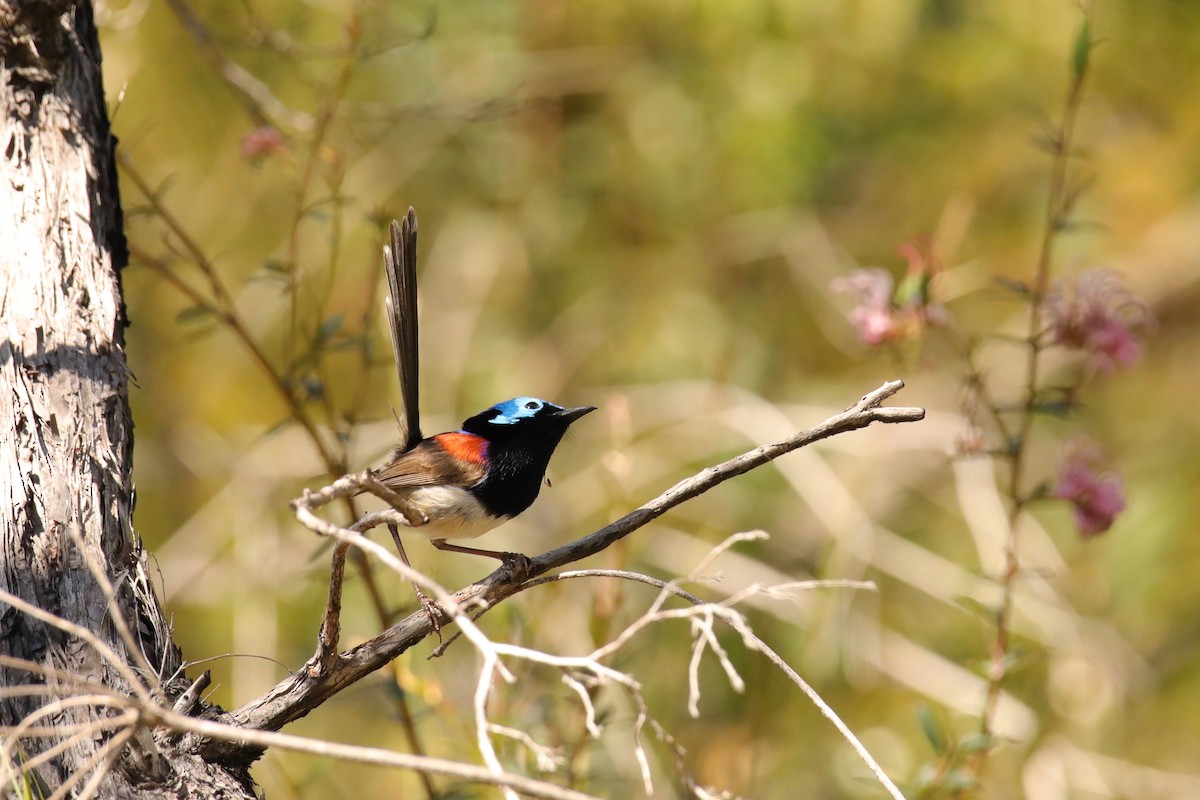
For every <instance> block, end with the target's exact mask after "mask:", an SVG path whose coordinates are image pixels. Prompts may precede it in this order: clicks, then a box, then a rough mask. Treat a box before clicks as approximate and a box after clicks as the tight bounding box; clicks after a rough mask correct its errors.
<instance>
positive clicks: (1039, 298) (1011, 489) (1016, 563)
mask: <svg viewBox="0 0 1200 800" xmlns="http://www.w3.org/2000/svg"><path fill="white" fill-rule="evenodd" d="M1085 76H1086V72H1085V71H1083V70H1081V71H1080V72H1079V73H1078V74H1072V76H1071V81H1070V84H1069V88H1068V91H1067V98H1066V102H1065V104H1064V107H1063V113H1062V118H1061V120H1060V122H1059V125H1058V128H1057V129H1056V130H1055V132H1054V139H1053V142H1052V144H1053V159H1052V162H1051V169H1050V186H1049V192H1048V194H1047V198H1046V211H1045V218H1044V222H1043V230H1042V239H1041V246H1040V248H1039V250H1038V257H1037V265H1036V270H1035V272H1034V277H1033V284H1032V286H1031V287H1030V309H1029V327H1028V332H1027V341H1028V343H1029V350H1028V354H1027V356H1026V362H1025V387H1024V405H1023V408H1022V413H1021V415H1020V417H1019V420H1018V422H1017V429H1016V432H1015V434H1014V435H1013V437H1012V438H1010V439H1009V440H1008V441H1007V442H1006V445H1008V446H1007V447H1006V448H1005V449H1004V452H1005V453H1006V454H1007V457H1008V463H1009V469H1008V486H1007V495H1008V503H1009V505H1008V519H1007V522H1008V535H1007V538H1006V541H1005V546H1004V569H1003V572H1002V573H1001V574H1000V576H999V580H1000V606H999V608H998V609H997V610H996V634H995V637H994V638H993V640H992V642H991V645H990V646H989V665H988V671H987V694H986V696H985V699H984V704H983V710H982V712H981V713H980V722H979V729H980V732H981V733H982V734H984V735H985V736H992V735H993V734H994V733H995V716H996V709H997V707H998V706H999V703H1000V697H1001V694H1002V692H1003V689H1004V682H1005V679H1006V678H1007V676H1008V671H1009V656H1010V653H1011V645H1012V642H1011V629H1012V618H1013V608H1014V600H1015V595H1016V587H1017V581H1018V578H1019V577H1020V574H1021V561H1020V551H1019V544H1020V528H1021V521H1022V515H1023V512H1024V509H1025V503H1026V501H1027V499H1028V497H1027V494H1026V492H1025V488H1024V487H1025V469H1026V466H1027V459H1026V455H1027V453H1028V447H1027V443H1028V439H1029V435H1030V432H1031V430H1032V427H1033V418H1034V415H1035V406H1036V405H1037V398H1038V368H1039V366H1040V362H1041V356H1042V352H1043V350H1044V349H1045V343H1044V338H1043V337H1042V336H1041V332H1042V329H1043V312H1044V308H1043V306H1044V302H1045V298H1046V295H1047V291H1048V288H1049V285H1050V275H1051V272H1052V268H1053V264H1054V249H1055V244H1056V242H1057V240H1058V234H1059V233H1060V232H1061V231H1062V230H1063V227H1064V225H1065V222H1066V219H1065V218H1066V214H1067V211H1068V208H1067V206H1068V202H1067V176H1068V168H1069V166H1070V160H1071V142H1072V140H1073V137H1074V133H1075V122H1076V118H1077V116H1078V112H1079V106H1080V100H1081V98H1082V95H1083V84H1084V78H1085ZM1001 430H1002V431H1003V430H1004V429H1003V428H1001ZM990 752H991V748H990V747H988V748H983V749H982V750H980V751H979V752H978V753H977V754H976V755H975V756H974V757H973V758H972V759H971V760H970V761H968V763H967V765H966V767H967V770H968V773H969V774H970V775H971V776H972V777H974V778H975V779H978V778H979V776H980V775H981V774H982V772H983V770H984V767H985V766H986V764H987V760H988V755H989V753H990Z"/></svg>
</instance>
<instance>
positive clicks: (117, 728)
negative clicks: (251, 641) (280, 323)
mask: <svg viewBox="0 0 1200 800" xmlns="http://www.w3.org/2000/svg"><path fill="white" fill-rule="evenodd" d="M0 113H2V115H3V116H2V122H0V149H2V155H0V158H2V163H0V243H2V245H0V515H2V517H3V528H2V530H0V537H2V539H0V548H2V549H0V589H3V590H4V591H6V592H8V593H10V594H11V595H13V596H15V597H16V598H19V599H20V600H24V601H25V602H27V603H29V604H32V605H33V606H36V607H37V608H40V609H42V610H44V611H46V612H49V613H50V614H53V615H55V616H56V617H59V618H61V619H62V620H66V621H68V622H70V623H74V625H76V626H79V627H80V628H83V629H86V630H87V631H90V632H91V633H92V634H94V636H95V637H96V638H98V639H99V640H100V641H101V642H103V643H104V644H105V645H107V647H108V648H110V649H111V650H112V651H113V653H115V654H116V656H117V660H119V661H123V662H124V664H126V665H128V666H129V667H130V668H131V670H132V671H131V670H130V669H127V670H122V669H121V668H120V667H119V666H118V665H117V664H116V663H114V659H113V658H112V657H111V656H106V655H104V654H103V653H102V651H101V649H100V648H98V647H97V646H96V645H95V643H93V642H89V641H88V637H86V636H84V635H80V634H79V633H78V631H76V632H74V633H72V632H71V631H70V630H64V629H63V627H62V626H61V625H57V626H56V625H55V624H53V622H52V621H51V622H48V621H47V620H44V619H38V618H36V617H35V616H34V615H33V614H32V613H30V612H29V610H22V609H21V608H18V607H16V605H19V604H20V603H19V600H12V601H11V602H0V656H2V657H3V658H2V659H0V725H3V726H5V733H4V735H3V736H0V749H2V751H3V754H4V756H5V759H4V762H3V763H0V786H3V789H0V792H3V791H14V790H15V792H16V794H17V795H18V796H35V797H36V796H41V797H48V796H49V795H50V794H51V793H53V792H54V791H56V790H58V789H60V788H61V787H64V786H65V785H67V784H70V783H72V782H76V783H75V787H76V789H75V790H76V791H81V790H82V788H83V787H84V786H86V785H88V784H89V782H91V785H90V786H88V791H89V792H95V793H98V795H99V796H103V797H122V798H128V797H181V796H186V797H198V798H205V797H253V791H252V788H251V784H250V781H249V777H248V774H247V773H246V771H245V769H244V768H243V767H234V768H226V767H222V766H219V765H214V764H210V763H207V762H205V761H203V760H202V759H201V758H200V756H199V755H197V754H196V753H195V752H193V751H189V750H188V749H187V748H186V747H185V745H184V742H185V741H186V740H185V739H179V738H177V737H172V736H170V735H169V733H168V732H164V731H152V730H149V729H144V728H143V729H140V730H139V729H138V728H137V727H136V726H133V727H131V726H129V725H127V724H126V725H124V726H122V725H118V724H117V723H116V722H114V720H115V717H116V714H117V711H118V710H119V704H114V703H113V702H109V703H105V702H102V701H96V702H93V701H92V700H89V699H86V698H83V699H81V697H82V696H86V695H99V696H101V697H103V696H105V693H107V696H108V697H109V698H110V699H111V698H116V699H117V700H120V699H121V698H123V697H128V696H129V695H130V694H131V693H132V692H133V691H134V688H135V687H133V686H132V685H131V683H130V681H129V680H127V679H126V678H124V677H122V672H124V674H125V675H126V676H128V675H134V674H136V675H137V676H138V680H139V682H140V683H141V684H142V686H144V687H146V689H145V691H151V690H152V688H151V687H154V686H155V684H161V689H159V690H154V700H155V702H159V703H163V704H167V705H171V704H174V703H175V702H176V698H177V697H178V695H179V694H180V693H181V692H182V690H183V689H185V688H187V681H186V680H185V678H184V676H183V672H182V669H181V655H180V653H179V650H178V649H177V648H176V647H175V645H174V644H173V643H172V641H171V636H170V630H169V628H168V625H167V622H166V620H165V618H164V616H163V613H162V609H161V608H160V606H159V603H158V600H157V599H156V597H155V594H154V591H153V589H152V586H151V583H150V580H149V578H148V573H147V570H146V559H145V554H144V553H143V551H142V549H141V546H140V543H139V542H138V541H137V539H136V538H135V537H134V535H133V531H132V524H131V513H132V510H133V484H132V477H131V469H132V462H131V454H132V444H133V439H132V427H133V425H132V420H131V419H130V414H129V404H128V395H127V392H128V378H129V370H128V367H127V366H126V362H125V352H124V327H125V324H126V320H125V309H124V305H123V300H122V294H121V284H120V274H119V270H120V269H121V268H122V267H123V266H124V265H125V262H126V251H125V237H124V234H123V232H122V226H123V220H122V214H121V206H120V198H119V196H118V192H117V180H116V167H115V162H114V158H113V148H114V146H115V140H114V139H113V137H112V134H111V133H110V130H109V125H108V117H107V110H106V108H105V106H104V92H103V86H102V83H101V77H100V49H99V44H98V40H97V36H96V30H95V26H94V23H93V19H92V11H91V7H90V5H89V4H88V3H87V2H79V3H78V4H76V3H72V2H65V1H64V0H40V1H39V0H0ZM110 587H111V588H110ZM110 592H111V594H112V595H113V596H112V597H111V598H110V597H109V593H110ZM118 614H119V617H120V620H123V621H124V623H125V624H124V625H123V626H122V625H119V624H116V623H115V622H114V620H115V619H116V616H117V615H118ZM121 628H127V629H128V631H129V632H130V633H131V635H123V634H122V631H121ZM131 644H133V645H136V652H134V648H133V647H131V646H130V645H131ZM147 664H148V665H149V666H150V669H149V672H151V673H155V674H157V680H155V679H154V678H153V676H151V675H147V674H146V673H147V669H146V665H147ZM139 665H141V666H140V667H139ZM72 676H74V677H72ZM81 680H86V681H88V682H90V685H89V686H84V685H82V684H81ZM97 685H101V686H97ZM72 698H74V699H72ZM93 699H94V698H93ZM62 701H66V702H62ZM56 703H57V704H56ZM74 703H78V704H74ZM193 705H194V704H193ZM39 709H41V710H42V711H43V712H44V716H42V717H41V718H38V719H37V720H36V724H37V726H40V730H39V729H38V728H30V729H28V730H25V731H23V732H21V733H20V735H19V736H18V735H14V733H13V731H12V730H11V729H12V726H17V725H20V724H21V722H22V720H29V719H30V715H31V714H33V715H36V714H37V713H38V711H39ZM56 747H59V748H61V751H60V752H58V753H57V755H54V754H51V755H52V757H50V758H48V759H46V760H45V761H44V763H41V764H40V765H36V766H32V767H30V766H28V765H29V764H30V762H31V761H32V760H34V759H36V758H37V756H38V754H39V753H46V752H48V751H49V750H51V748H56ZM64 794H66V792H65V791H64Z"/></svg>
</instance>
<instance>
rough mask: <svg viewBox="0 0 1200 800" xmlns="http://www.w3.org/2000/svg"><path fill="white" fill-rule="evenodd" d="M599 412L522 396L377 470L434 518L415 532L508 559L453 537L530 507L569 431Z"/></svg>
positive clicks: (442, 544)
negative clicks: (568, 429)
mask: <svg viewBox="0 0 1200 800" xmlns="http://www.w3.org/2000/svg"><path fill="white" fill-rule="evenodd" d="M595 410H596V409H595V406H579V407H578V408H563V407H562V406H559V405H555V404H554V403H550V402H547V401H546V400H540V399H538V398H536V397H515V398H513V399H512V400H506V401H504V402H503V403H497V404H496V405H494V406H492V407H491V408H489V409H487V410H486V411H484V412H482V413H480V414H476V415H475V416H473V417H471V418H470V419H468V420H466V421H465V422H463V424H462V429H461V430H458V431H453V432H450V433H439V434H437V435H435V436H430V437H429V438H428V439H422V440H420V441H418V442H417V443H416V444H415V445H413V446H412V447H411V448H410V449H407V450H401V451H400V452H398V453H396V454H395V455H394V456H393V458H392V460H391V461H390V462H388V463H387V464H386V465H384V466H383V467H380V468H379V469H377V470H375V471H374V473H373V474H374V476H375V478H376V479H378V480H379V482H380V483H382V484H383V485H384V486H386V487H387V488H388V489H391V490H392V491H393V492H396V493H397V494H399V495H400V496H401V497H403V498H404V500H405V501H406V503H407V504H408V507H409V508H410V509H412V510H413V511H415V512H416V513H417V514H418V515H419V516H421V517H423V518H425V519H426V520H428V521H427V522H426V523H425V524H424V525H421V526H419V527H416V528H413V529H412V532H413V533H415V534H417V535H420V536H424V537H426V538H429V539H431V540H432V544H433V546H434V547H437V548H439V549H441V550H454V551H457V552H461V553H473V554H475V555H486V556H493V557H496V558H501V560H508V558H506V555H508V554H503V553H498V552H495V551H492V550H480V549H477V548H474V547H462V546H459V545H453V544H449V543H448V542H446V539H473V538H475V537H476V536H480V535H482V534H484V533H487V532H488V531H490V530H491V529H492V528H495V527H496V526H497V525H500V524H501V523H503V522H506V521H508V520H510V519H512V518H513V517H515V516H517V515H518V514H520V513H521V512H522V511H524V510H525V509H527V508H529V506H531V505H532V504H533V501H534V500H535V499H536V498H537V496H538V491H539V489H541V485H542V481H543V480H544V479H545V477H546V468H547V467H548V466H549V464H550V456H551V455H552V454H553V453H554V448H555V447H557V446H558V443H559V442H560V441H561V440H562V438H563V434H565V433H566V432H567V428H568V427H569V426H570V425H571V423H572V422H574V421H575V420H577V419H579V418H580V417H582V416H583V415H584V414H587V413H589V412H592V411H595Z"/></svg>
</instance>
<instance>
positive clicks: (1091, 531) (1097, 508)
mask: <svg viewBox="0 0 1200 800" xmlns="http://www.w3.org/2000/svg"><path fill="white" fill-rule="evenodd" d="M1102 457H1103V454H1102V453H1101V451H1100V448H1099V447H1098V446H1096V445H1095V444H1094V443H1091V442H1086V441H1080V442H1074V443H1072V444H1071V445H1069V446H1068V447H1067V451H1066V455H1065V456H1064V457H1063V460H1062V463H1061V464H1059V467H1058V483H1057V484H1056V485H1055V487H1054V489H1053V491H1052V492H1051V496H1053V497H1056V498H1058V499H1060V500H1066V501H1068V502H1070V503H1071V504H1072V505H1073V506H1074V507H1075V527H1077V528H1078V529H1079V533H1080V535H1081V536H1083V537H1084V538H1088V539H1090V538H1092V537H1094V536H1098V535H1100V534H1101V533H1104V532H1105V531H1106V530H1108V529H1109V528H1111V527H1112V524H1113V520H1114V519H1116V517H1117V515H1118V514H1120V513H1121V512H1122V511H1124V510H1125V487H1124V485H1123V484H1122V483H1121V479H1120V477H1118V476H1117V475H1115V474H1113V473H1106V474H1103V475H1101V474H1098V473H1097V472H1096V465H1097V464H1098V463H1099V462H1100V460H1101V459H1102Z"/></svg>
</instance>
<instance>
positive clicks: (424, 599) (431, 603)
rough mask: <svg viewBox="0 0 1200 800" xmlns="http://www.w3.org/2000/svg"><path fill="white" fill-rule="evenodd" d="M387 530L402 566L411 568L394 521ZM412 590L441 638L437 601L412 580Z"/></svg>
mask: <svg viewBox="0 0 1200 800" xmlns="http://www.w3.org/2000/svg"><path fill="white" fill-rule="evenodd" d="M388 530H389V531H391V532H392V541H394V542H395V543H396V549H397V550H398V551H399V552H400V560H401V561H403V562H404V566H406V567H408V568H409V569H412V564H410V563H409V562H408V553H406V552H404V543H403V542H401V541H400V530H399V528H397V527H396V525H395V524H394V523H391V522H389V523H388ZM412 587H413V591H414V592H416V593H417V602H418V603H420V604H421V608H423V609H425V613H426V614H427V615H429V623H430V624H431V625H433V630H434V632H436V633H437V635H438V641H441V639H442V607H441V606H439V605H438V604H437V601H436V600H434V599H433V598H431V597H430V596H429V595H427V594H425V593H424V592H422V591H421V587H420V586H417V584H416V582H415V581H414V582H413V585H412Z"/></svg>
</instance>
